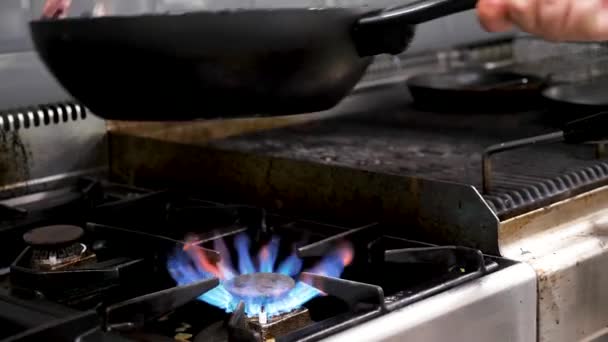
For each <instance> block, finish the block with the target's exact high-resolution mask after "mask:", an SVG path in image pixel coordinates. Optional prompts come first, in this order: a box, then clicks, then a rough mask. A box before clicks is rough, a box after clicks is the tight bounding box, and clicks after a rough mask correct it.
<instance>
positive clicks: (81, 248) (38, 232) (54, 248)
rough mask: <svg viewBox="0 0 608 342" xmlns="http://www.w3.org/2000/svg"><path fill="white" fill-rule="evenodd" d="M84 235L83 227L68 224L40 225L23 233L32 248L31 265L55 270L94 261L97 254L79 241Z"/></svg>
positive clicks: (40, 268)
mask: <svg viewBox="0 0 608 342" xmlns="http://www.w3.org/2000/svg"><path fill="white" fill-rule="evenodd" d="M83 235H84V230H83V229H82V228H80V227H77V226H68V225H56V226H47V227H40V228H35V229H32V230H30V231H29V232H27V233H25V234H23V240H24V241H25V242H26V243H27V244H28V245H30V246H31V248H32V254H31V259H30V262H31V266H32V267H33V268H35V269H39V270H51V271H55V270H59V269H65V268H70V267H74V266H76V265H81V264H82V263H84V262H89V261H94V260H95V259H96V257H95V254H94V253H92V252H91V251H89V250H88V248H87V246H86V245H85V244H82V243H79V242H78V240H79V239H80V238H81V237H82V236H83Z"/></svg>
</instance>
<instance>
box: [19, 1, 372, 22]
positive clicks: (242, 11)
mask: <svg viewBox="0 0 608 342" xmlns="http://www.w3.org/2000/svg"><path fill="white" fill-rule="evenodd" d="M371 11H373V9H372V8H371V7H368V5H365V6H360V7H343V6H332V7H301V8H293V7H278V8H226V9H217V10H193V11H180V12H157V13H155V12H147V13H141V14H111V15H104V16H99V17H66V18H61V19H33V20H30V21H29V22H30V24H44V25H48V24H55V23H62V22H71V23H73V22H101V21H105V20H132V19H144V18H184V17H188V16H201V15H205V16H233V15H253V14H259V15H267V14H269V13H296V14H302V13H317V12H323V13H330V12H331V13H341V12H342V13H346V12H357V13H360V15H362V16H363V15H365V14H366V13H369V12H371Z"/></svg>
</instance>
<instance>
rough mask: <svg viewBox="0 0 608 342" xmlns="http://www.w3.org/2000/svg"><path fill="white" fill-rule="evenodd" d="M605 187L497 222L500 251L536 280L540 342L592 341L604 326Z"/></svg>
mask: <svg viewBox="0 0 608 342" xmlns="http://www.w3.org/2000/svg"><path fill="white" fill-rule="evenodd" d="M606 203H608V187H602V188H598V189H596V190H593V191H590V192H588V193H586V194H583V195H580V196H576V197H572V198H570V199H568V200H565V201H562V202H560V203H556V204H554V205H552V206H549V207H546V208H543V209H541V210H538V211H535V212H531V213H528V214H527V215H522V216H521V217H518V218H516V219H512V220H508V221H506V222H503V223H501V225H502V227H501V230H500V232H501V252H502V254H503V255H505V256H506V257H508V258H510V259H515V260H520V261H523V262H526V263H528V264H529V265H530V266H532V267H533V268H534V269H535V271H536V273H537V275H538V291H539V296H538V299H539V304H538V315H539V316H538V329H539V341H541V342H545V341H547V342H548V341H551V342H560V341H564V342H566V341H568V342H570V341H581V340H595V337H596V336H598V334H599V335H601V334H603V333H605V332H603V330H604V329H605V328H606V327H607V326H608V291H606V289H608V272H606V265H608V208H607V207H606Z"/></svg>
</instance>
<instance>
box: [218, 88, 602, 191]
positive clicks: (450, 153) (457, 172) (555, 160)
mask: <svg viewBox="0 0 608 342" xmlns="http://www.w3.org/2000/svg"><path fill="white" fill-rule="evenodd" d="M361 96H362V97H363V96H365V97H368V98H369V101H371V102H373V105H371V104H368V106H362V110H361V111H360V112H353V113H349V114H348V115H338V116H336V118H334V119H328V120H323V121H316V122H311V123H306V124H299V125H297V126H294V127H287V128H280V129H275V130H270V131H265V132H262V133H254V134H248V135H244V136H238V137H232V138H228V139H225V140H221V141H217V142H213V143H212V145H213V146H214V147H217V148H220V149H230V150H239V151H244V152H251V153H256V154H264V155H271V156H277V157H284V158H293V159H298V160H306V161H312V162H317V163H326V164H330V165H341V166H348V167H354V168H359V169H366V170H371V171H376V172H383V173H393V174H399V175H407V176H415V177H422V178H426V179H433V180H441V181H449V182H457V183H463V184H471V185H474V186H476V187H481V156H482V153H483V151H484V149H485V148H486V147H489V146H491V145H494V144H497V143H501V142H505V141H510V140H515V139H520V138H525V137H529V136H534V135H540V134H544V133H548V132H553V131H555V130H556V129H559V127H560V126H561V124H562V123H563V122H565V120H567V119H565V116H564V114H563V113H556V112H548V111H544V110H526V111H522V112H515V111H510V112H507V113H504V112H502V113H501V112H496V113H492V112H485V113H484V112H472V111H467V112H461V113H458V112H449V111H444V112H439V111H431V110H422V109H417V108H416V107H415V106H414V105H413V104H412V102H411V98H410V97H409V94H408V90H407V88H406V87H405V86H404V85H397V86H391V87H383V88H381V89H378V90H373V91H369V93H368V94H363V95H361ZM369 107H372V108H373V109H372V110H369V109H368V108H369ZM572 114H573V115H572V116H571V118H572V117H576V114H577V113H572ZM595 162H597V159H595V148H594V146H592V145H579V146H566V145H563V144H555V145H549V146H535V147H533V148H528V149H525V150H523V151H520V150H517V151H513V152H510V153H505V154H504V155H499V156H497V157H496V161H495V167H494V168H495V170H496V172H497V173H505V174H509V173H510V174H526V173H527V172H528V171H529V170H535V171H536V173H537V174H543V173H547V174H549V173H550V174H562V173H566V172H568V171H570V170H571V169H574V168H580V167H581V166H584V165H588V164H592V163H595Z"/></svg>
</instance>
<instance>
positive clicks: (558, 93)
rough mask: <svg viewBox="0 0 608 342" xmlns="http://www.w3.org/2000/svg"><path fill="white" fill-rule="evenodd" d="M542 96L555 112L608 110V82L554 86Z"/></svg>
mask: <svg viewBox="0 0 608 342" xmlns="http://www.w3.org/2000/svg"><path fill="white" fill-rule="evenodd" d="M542 95H543V98H544V99H545V100H546V103H547V105H548V106H550V107H551V109H553V110H559V111H572V110H574V111H577V110H578V111H591V112H598V111H603V110H606V109H608V80H601V81H595V82H589V83H583V84H581V83H571V84H560V85H554V86H552V87H548V88H547V89H545V90H544V91H543V92H542Z"/></svg>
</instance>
